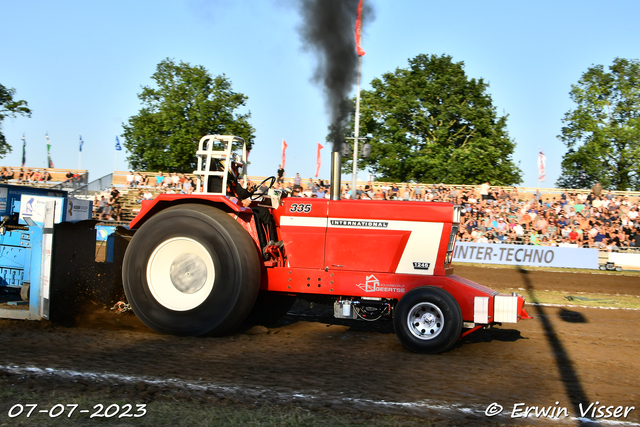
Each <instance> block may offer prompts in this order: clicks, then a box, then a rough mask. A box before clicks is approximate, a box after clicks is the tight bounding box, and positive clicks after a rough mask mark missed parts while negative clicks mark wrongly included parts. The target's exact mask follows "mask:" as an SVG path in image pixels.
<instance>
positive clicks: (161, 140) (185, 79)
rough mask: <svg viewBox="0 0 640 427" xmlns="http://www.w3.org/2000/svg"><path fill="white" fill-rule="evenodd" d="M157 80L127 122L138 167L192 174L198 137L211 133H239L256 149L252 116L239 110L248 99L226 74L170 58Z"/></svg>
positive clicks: (132, 164)
mask: <svg viewBox="0 0 640 427" xmlns="http://www.w3.org/2000/svg"><path fill="white" fill-rule="evenodd" d="M152 78H153V80H155V82H156V86H157V88H151V87H148V86H144V87H143V88H142V92H141V93H139V94H138V98H139V99H140V100H141V101H142V104H143V107H142V109H141V110H140V112H139V113H138V114H137V115H135V116H132V117H130V118H129V122H128V124H124V123H123V125H122V126H123V128H124V133H123V136H124V137H125V142H124V146H125V147H126V148H127V150H128V151H129V153H130V155H129V157H128V158H127V160H128V162H129V166H130V167H131V168H132V169H135V170H162V171H168V172H192V171H193V170H195V168H196V157H195V153H196V150H197V147H198V141H199V140H200V138H202V137H203V136H205V135H215V134H221V135H237V136H240V137H242V138H244V139H245V141H247V148H248V149H249V148H251V145H252V143H253V138H254V132H255V129H254V128H253V127H252V126H251V125H250V124H249V122H248V118H249V117H250V116H251V114H250V113H247V114H238V113H235V114H234V111H235V110H236V109H237V108H239V107H241V106H244V105H245V102H246V100H247V97H246V96H245V95H243V94H241V93H236V92H234V91H233V90H232V89H231V82H230V81H229V79H227V78H226V77H225V76H224V75H221V76H217V77H212V76H211V75H210V74H209V72H208V71H207V70H206V69H205V68H204V67H202V66H195V67H192V66H191V65H189V64H188V63H184V62H180V64H176V63H175V62H174V61H173V60H171V59H168V58H167V59H165V60H164V61H162V62H160V63H159V64H158V66H157V70H156V72H155V73H154V74H153V76H152Z"/></svg>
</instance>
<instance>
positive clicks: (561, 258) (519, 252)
mask: <svg viewBox="0 0 640 427" xmlns="http://www.w3.org/2000/svg"><path fill="white" fill-rule="evenodd" d="M453 262H470V263H477V264H509V265H523V266H528V267H565V268H592V269H597V268H598V250H597V249H586V248H578V247H555V246H534V245H502V244H495V243H472V242H456V248H455V251H454V252H453Z"/></svg>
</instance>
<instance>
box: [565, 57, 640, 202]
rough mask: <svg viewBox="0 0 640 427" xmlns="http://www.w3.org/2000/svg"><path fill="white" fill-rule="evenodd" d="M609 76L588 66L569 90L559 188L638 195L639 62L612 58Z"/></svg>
mask: <svg viewBox="0 0 640 427" xmlns="http://www.w3.org/2000/svg"><path fill="white" fill-rule="evenodd" d="M609 70H610V71H609V72H606V71H605V70H604V67H603V66H602V65H595V66H592V67H591V68H589V69H588V70H587V72H586V73H584V74H583V75H582V77H581V78H580V80H579V81H578V84H577V85H572V86H571V92H570V97H571V100H572V101H574V102H575V103H576V104H577V105H576V108H575V109H574V110H572V111H569V112H567V113H566V114H565V116H564V119H563V120H562V121H563V123H564V124H565V126H564V127H563V128H562V135H559V136H558V138H560V140H561V141H562V142H564V144H565V145H566V146H567V153H566V154H565V155H564V157H563V159H562V174H561V176H560V178H559V179H558V181H557V182H556V185H557V186H559V187H564V188H589V187H591V186H592V185H593V184H594V183H595V182H598V181H599V182H600V183H601V184H602V186H603V187H604V188H607V189H611V190H636V191H637V190H640V62H638V61H637V60H627V59H621V58H616V59H615V60H614V61H613V65H611V66H610V67H609Z"/></svg>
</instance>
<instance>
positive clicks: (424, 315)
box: [393, 286, 462, 354]
mask: <svg viewBox="0 0 640 427" xmlns="http://www.w3.org/2000/svg"><path fill="white" fill-rule="evenodd" d="M393 326H394V329H395V331H396V335H397V336H398V338H399V339H400V342H401V343H402V345H403V346H405V347H406V348H407V349H409V350H411V351H413V352H416V353H428V354H435V353H441V352H443V351H445V350H447V349H449V348H450V347H451V346H452V345H453V344H455V342H456V341H457V340H458V337H460V332H461V331H462V312H461V311H460V306H459V305H458V303H457V302H456V300H455V298H453V297H452V296H451V294H450V293H449V292H447V291H445V290H443V289H441V288H436V287H431V286H424V287H420V288H416V289H413V290H412V291H410V292H408V293H407V294H406V295H405V296H403V297H402V298H401V299H400V301H399V302H398V305H397V306H396V310H395V313H394V314H393Z"/></svg>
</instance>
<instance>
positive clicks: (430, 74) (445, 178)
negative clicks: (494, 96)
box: [345, 55, 522, 185]
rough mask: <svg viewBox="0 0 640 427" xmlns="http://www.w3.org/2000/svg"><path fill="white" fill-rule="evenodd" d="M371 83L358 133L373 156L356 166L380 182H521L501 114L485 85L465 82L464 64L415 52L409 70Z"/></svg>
mask: <svg viewBox="0 0 640 427" xmlns="http://www.w3.org/2000/svg"><path fill="white" fill-rule="evenodd" d="M371 86H372V89H371V90H364V91H362V92H361V110H360V112H361V118H360V135H366V134H370V135H371V137H370V138H369V139H368V142H369V143H370V144H371V156H370V157H369V158H368V159H363V160H362V161H360V162H359V166H360V168H362V169H364V168H365V167H368V168H369V169H370V170H371V171H372V172H373V173H375V174H376V175H378V179H379V180H391V181H401V182H407V181H416V182H431V183H436V182H445V183H449V184H478V183H480V182H484V181H489V182H490V183H491V184H494V185H511V184H516V183H520V182H521V181H522V172H521V171H520V169H519V168H518V167H517V166H516V165H515V164H514V163H513V161H512V160H511V156H512V154H513V150H514V148H515V143H514V142H513V141H512V140H511V139H510V138H509V135H508V133H507V130H506V121H507V117H506V116H504V117H498V116H497V115H496V112H495V108H494V107H493V104H492V100H491V97H490V96H489V95H488V94H487V93H486V89H487V87H488V85H487V84H486V83H485V82H484V81H483V79H479V80H476V79H470V80H469V79H468V78H467V76H466V74H465V72H464V63H463V62H453V61H452V58H451V57H450V56H446V55H442V56H435V55H431V56H427V55H418V56H417V57H415V58H413V59H410V60H409V68H407V69H402V68H398V69H396V71H395V72H394V73H386V74H384V75H383V76H382V79H379V78H376V79H374V80H373V81H372V82H371ZM351 128H353V124H352V126H351ZM349 163H350V162H349V161H347V162H346V165H345V169H346V170H350V168H351V167H352V166H349Z"/></svg>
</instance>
